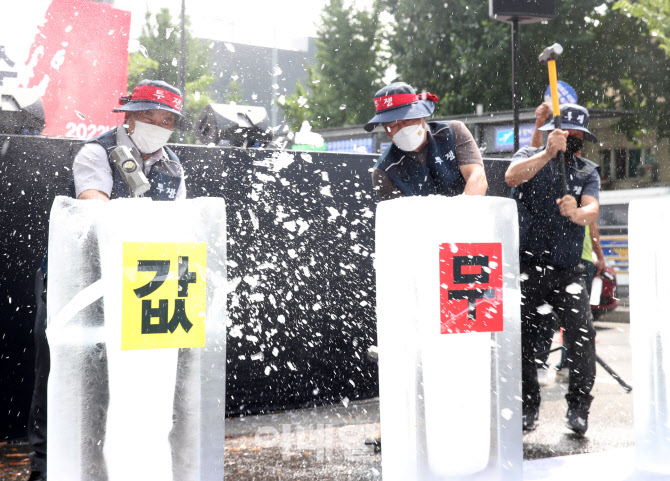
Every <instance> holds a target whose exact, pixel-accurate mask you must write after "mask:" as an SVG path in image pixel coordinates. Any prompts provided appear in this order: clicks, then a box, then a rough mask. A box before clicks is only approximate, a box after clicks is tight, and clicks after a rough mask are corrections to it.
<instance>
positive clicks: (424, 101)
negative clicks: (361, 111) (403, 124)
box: [363, 82, 437, 132]
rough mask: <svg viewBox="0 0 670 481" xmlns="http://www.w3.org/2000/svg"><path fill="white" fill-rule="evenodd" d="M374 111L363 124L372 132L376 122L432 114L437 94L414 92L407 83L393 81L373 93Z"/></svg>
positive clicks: (418, 117)
mask: <svg viewBox="0 0 670 481" xmlns="http://www.w3.org/2000/svg"><path fill="white" fill-rule="evenodd" d="M374 102H375V111H376V112H377V115H375V116H374V117H372V119H370V121H369V122H368V123H367V124H365V126H363V128H364V129H365V130H366V131H367V132H372V130H374V128H375V127H376V126H377V124H384V123H387V122H395V121H396V120H411V119H422V118H424V117H429V116H430V115H433V112H434V111H435V104H436V103H437V96H436V95H433V94H431V93H421V94H418V95H417V93H416V90H414V89H413V88H412V87H411V86H410V85H409V84H406V83H404V82H394V83H392V84H390V85H387V86H386V87H384V88H383V89H381V90H379V91H378V92H377V93H376V94H375V98H374Z"/></svg>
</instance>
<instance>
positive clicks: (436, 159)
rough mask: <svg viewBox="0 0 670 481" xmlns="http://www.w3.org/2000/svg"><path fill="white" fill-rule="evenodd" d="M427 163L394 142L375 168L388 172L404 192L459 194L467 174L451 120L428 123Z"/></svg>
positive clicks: (409, 194) (389, 176)
mask: <svg viewBox="0 0 670 481" xmlns="http://www.w3.org/2000/svg"><path fill="white" fill-rule="evenodd" d="M427 135H428V143H427V146H426V148H427V153H426V165H425V166H423V165H421V164H420V163H418V162H417V161H415V160H414V159H412V158H410V157H409V156H408V155H406V153H405V152H403V151H402V150H400V149H399V148H398V147H396V145H395V144H393V145H391V147H390V148H389V149H388V150H387V151H386V152H385V153H384V155H382V156H381V158H380V159H379V160H378V161H377V163H376V164H375V168H376V169H380V170H381V171H382V172H385V173H386V175H387V176H388V178H389V179H390V180H391V182H393V183H394V184H395V185H396V186H397V187H398V189H400V191H401V192H402V193H403V195H405V196H411V195H431V194H440V195H445V196H447V197H453V196H455V195H460V194H462V193H463V190H465V178H464V177H463V175H462V174H461V171H460V169H459V168H458V164H457V162H456V148H455V143H454V133H453V131H452V129H451V125H450V124H449V123H448V122H430V123H429V124H428V132H427Z"/></svg>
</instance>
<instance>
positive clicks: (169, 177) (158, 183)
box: [72, 128, 184, 200]
mask: <svg viewBox="0 0 670 481" xmlns="http://www.w3.org/2000/svg"><path fill="white" fill-rule="evenodd" d="M116 131H117V129H116V128H115V129H112V130H110V131H109V132H105V133H104V134H102V135H99V136H98V137H95V138H92V139H90V140H87V141H86V142H85V143H87V144H88V143H93V142H95V143H97V144H100V145H102V146H103V147H104V149H105V150H106V151H107V159H108V160H109V164H110V167H111V168H112V175H113V176H114V184H113V185H112V193H111V195H110V199H115V198H124V197H130V188H129V187H128V184H126V183H125V182H124V180H123V178H122V177H121V174H119V171H118V169H117V168H116V165H114V162H112V159H111V158H110V154H111V153H112V150H114V149H115V148H116V145H117V144H116ZM163 148H164V149H165V152H166V153H167V155H168V159H167V160H166V159H162V160H159V161H158V162H156V163H155V164H154V165H153V166H152V167H151V171H149V174H148V175H147V180H148V181H149V184H151V188H150V189H149V190H148V191H147V192H146V193H145V194H144V196H145V197H149V198H151V199H153V200H174V199H175V196H176V194H177V189H179V184H180V183H181V179H182V176H183V172H184V171H183V169H182V168H181V164H180V162H179V157H177V155H176V154H175V153H174V152H172V150H170V149H169V148H168V147H163ZM72 195H73V197H74V182H73V183H72Z"/></svg>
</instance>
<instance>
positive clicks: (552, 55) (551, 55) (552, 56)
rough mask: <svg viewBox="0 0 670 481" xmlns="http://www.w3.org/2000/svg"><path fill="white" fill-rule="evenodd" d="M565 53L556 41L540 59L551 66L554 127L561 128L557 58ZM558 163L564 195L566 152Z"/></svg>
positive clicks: (559, 158)
mask: <svg viewBox="0 0 670 481" xmlns="http://www.w3.org/2000/svg"><path fill="white" fill-rule="evenodd" d="M562 53H563V47H561V45H560V44H558V43H555V44H553V45H552V46H551V47H547V48H545V49H544V51H543V52H542V54H541V55H540V57H539V61H540V62H542V63H546V64H547V67H548V68H549V88H550V89H551V106H552V110H553V111H554V129H560V128H561V109H560V107H559V106H558V78H557V75H556V59H557V58H558V57H560V55H561V54H562ZM558 164H559V168H560V173H561V183H562V189H563V195H566V194H567V193H568V184H567V181H566V175H565V153H564V152H563V151H561V152H559V153H558Z"/></svg>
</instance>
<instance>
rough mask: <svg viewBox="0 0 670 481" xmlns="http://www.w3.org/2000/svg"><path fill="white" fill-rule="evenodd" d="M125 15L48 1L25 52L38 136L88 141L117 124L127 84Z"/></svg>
mask: <svg viewBox="0 0 670 481" xmlns="http://www.w3.org/2000/svg"><path fill="white" fill-rule="evenodd" d="M129 32H130V12H125V11H123V10H117V9H115V8H112V7H111V6H110V5H109V4H105V3H97V2H91V1H89V0H53V1H52V2H51V4H50V5H49V8H48V10H47V12H46V18H45V22H44V24H43V25H41V26H40V29H39V32H38V34H37V35H36V37H35V41H34V42H33V45H32V47H31V49H30V55H29V64H30V65H34V67H33V72H32V78H31V79H30V81H29V83H28V85H27V87H37V88H39V89H40V90H42V91H43V92H44V94H43V95H42V105H43V107H44V117H45V121H46V127H45V129H44V131H43V132H42V133H43V134H44V135H54V136H66V137H79V138H91V137H94V136H96V135H99V134H101V133H103V132H105V131H107V130H110V129H111V128H113V127H115V126H116V125H119V124H120V123H121V122H122V121H123V115H122V114H114V113H112V109H114V108H115V107H117V106H118V105H119V96H120V95H123V94H125V93H126V90H127V82H128V34H129Z"/></svg>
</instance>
